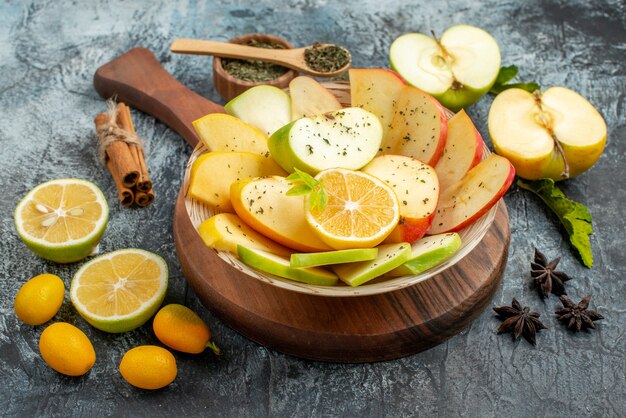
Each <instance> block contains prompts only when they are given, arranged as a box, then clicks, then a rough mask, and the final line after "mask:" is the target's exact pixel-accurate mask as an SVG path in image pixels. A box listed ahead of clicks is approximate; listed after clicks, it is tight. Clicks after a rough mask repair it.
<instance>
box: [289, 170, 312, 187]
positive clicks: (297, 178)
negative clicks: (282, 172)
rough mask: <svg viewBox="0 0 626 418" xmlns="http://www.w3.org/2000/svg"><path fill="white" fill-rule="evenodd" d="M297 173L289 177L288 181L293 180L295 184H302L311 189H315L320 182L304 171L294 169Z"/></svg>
mask: <svg viewBox="0 0 626 418" xmlns="http://www.w3.org/2000/svg"><path fill="white" fill-rule="evenodd" d="M293 169H294V170H295V171H294V172H293V173H291V174H290V175H289V177H287V180H291V181H294V182H301V183H304V184H306V185H307V186H309V187H310V188H311V189H313V188H315V186H317V184H318V183H319V181H317V180H315V179H314V178H313V176H311V175H310V174H309V173H305V172H304V171H300V170H298V169H297V168H295V167H294V168H293Z"/></svg>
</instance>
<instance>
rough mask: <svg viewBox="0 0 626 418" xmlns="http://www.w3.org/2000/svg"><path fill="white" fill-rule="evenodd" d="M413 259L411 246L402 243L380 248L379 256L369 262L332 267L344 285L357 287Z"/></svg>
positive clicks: (385, 245) (380, 246)
mask: <svg viewBox="0 0 626 418" xmlns="http://www.w3.org/2000/svg"><path fill="white" fill-rule="evenodd" d="M409 257H411V244H409V243H408V242H400V243H396V244H383V245H379V246H378V256H377V257H376V258H375V259H373V260H369V261H360V262H358V263H348V264H341V265H337V266H334V267H332V269H333V271H334V272H335V273H337V276H339V278H340V279H341V281H343V282H344V283H346V284H348V285H350V286H352V287H356V286H360V285H362V284H363V283H366V282H368V281H370V280H372V279H375V278H376V277H378V276H382V275H383V274H385V273H387V272H388V271H391V270H393V269H395V268H396V267H398V266H400V265H402V264H404V263H405V262H406V261H407V260H408V259H409Z"/></svg>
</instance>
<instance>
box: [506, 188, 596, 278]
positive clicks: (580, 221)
mask: <svg viewBox="0 0 626 418" xmlns="http://www.w3.org/2000/svg"><path fill="white" fill-rule="evenodd" d="M517 185H518V186H519V187H521V188H522V189H526V190H529V191H531V192H533V193H535V194H536V195H537V196H539V197H540V198H541V200H543V201H544V202H545V204H546V205H547V206H548V207H549V208H550V209H551V210H552V212H554V213H555V214H556V215H557V216H558V217H559V220H560V221H561V223H562V224H563V226H564V227H565V230H566V231H567V234H568V236H569V241H570V243H571V244H572V246H573V247H574V248H575V249H576V251H578V255H579V256H580V259H581V261H582V263H583V264H584V265H585V266H586V267H588V268H591V266H592V265H593V254H592V252H591V243H590V242H589V235H590V234H592V233H593V228H592V226H591V221H592V220H591V214H590V213H589V210H588V209H587V208H586V207H585V206H584V205H583V204H581V203H578V202H575V201H573V200H570V199H568V198H567V197H565V195H564V194H563V192H562V191H561V190H560V189H559V188H558V187H557V186H556V184H554V180H552V179H542V180H534V181H528V180H522V179H520V180H518V181H517Z"/></svg>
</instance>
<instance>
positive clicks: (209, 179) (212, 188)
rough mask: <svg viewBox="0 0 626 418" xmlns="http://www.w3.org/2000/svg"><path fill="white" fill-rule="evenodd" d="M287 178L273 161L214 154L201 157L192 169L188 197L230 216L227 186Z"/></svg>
mask: <svg viewBox="0 0 626 418" xmlns="http://www.w3.org/2000/svg"><path fill="white" fill-rule="evenodd" d="M272 175H279V176H280V175H286V173H285V171H284V170H283V169H282V168H280V167H279V166H278V164H276V163H275V162H274V160H272V158H271V157H263V156H261V155H258V154H252V153H251V152H226V151H215V152H209V153H206V154H202V155H201V156H200V157H198V159H197V160H196V161H194V162H193V165H192V166H191V176H190V180H189V189H188V190H187V195H188V196H190V197H193V198H194V199H197V200H200V201H202V202H204V203H206V204H208V205H209V206H211V207H213V208H215V209H217V210H219V211H220V212H233V211H234V209H233V206H232V205H231V203H230V185H231V184H232V183H234V182H235V181H237V180H241V179H245V178H248V177H261V176H272Z"/></svg>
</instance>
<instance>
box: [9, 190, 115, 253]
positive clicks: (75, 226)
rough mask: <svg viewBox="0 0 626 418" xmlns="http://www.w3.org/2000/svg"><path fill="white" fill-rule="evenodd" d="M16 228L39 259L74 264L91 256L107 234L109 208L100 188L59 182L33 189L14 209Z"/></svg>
mask: <svg viewBox="0 0 626 418" xmlns="http://www.w3.org/2000/svg"><path fill="white" fill-rule="evenodd" d="M14 219H15V227H16V228H17V233H18V234H19V236H20V238H22V241H24V244H26V246H27V247H28V248H30V249H31V250H32V251H33V252H34V253H35V254H37V255H38V256H40V257H42V258H45V259H46V260H50V261H54V262H57V263H72V262H75V261H78V260H82V259H83V258H85V257H87V256H88V255H89V254H91V253H92V252H93V251H94V249H95V248H96V246H97V245H98V243H99V242H100V238H101V237H102V234H103V233H104V230H105V228H106V225H107V221H108V219H109V207H108V205H107V202H106V199H105V197H104V195H103V194H102V192H101V191H100V189H99V188H98V187H97V186H96V185H95V184H93V183H91V182H88V181H85V180H80V179H72V178H67V179H56V180H51V181H48V182H45V183H42V184H40V185H38V186H36V187H35V188H33V189H32V190H31V191H30V192H28V194H26V196H25V197H24V198H23V199H22V200H21V201H20V203H18V205H17V208H15V214H14Z"/></svg>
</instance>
